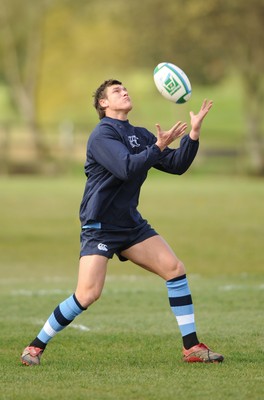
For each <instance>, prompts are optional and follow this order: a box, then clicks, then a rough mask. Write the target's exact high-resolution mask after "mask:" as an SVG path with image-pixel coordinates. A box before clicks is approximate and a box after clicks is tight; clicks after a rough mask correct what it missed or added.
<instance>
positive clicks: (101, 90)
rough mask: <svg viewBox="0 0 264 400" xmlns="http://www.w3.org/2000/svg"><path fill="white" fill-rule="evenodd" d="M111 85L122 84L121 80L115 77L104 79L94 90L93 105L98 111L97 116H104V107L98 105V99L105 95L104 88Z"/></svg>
mask: <svg viewBox="0 0 264 400" xmlns="http://www.w3.org/2000/svg"><path fill="white" fill-rule="evenodd" d="M113 85H122V82H120V81H118V80H116V79H108V80H107V81H104V82H103V83H102V84H101V85H100V86H99V88H98V89H96V91H95V92H94V95H93V97H94V107H95V109H96V111H97V112H98V115H99V118H100V119H102V118H104V117H105V108H104V107H102V106H101V105H100V102H99V100H101V99H104V98H105V95H106V88H108V87H109V86H113Z"/></svg>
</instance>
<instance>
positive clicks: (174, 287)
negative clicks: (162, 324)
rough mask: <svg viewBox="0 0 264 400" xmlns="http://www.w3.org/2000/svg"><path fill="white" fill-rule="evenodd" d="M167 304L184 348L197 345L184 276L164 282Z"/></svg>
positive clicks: (191, 306)
mask: <svg viewBox="0 0 264 400" xmlns="http://www.w3.org/2000/svg"><path fill="white" fill-rule="evenodd" d="M166 286H167V289H168V297H169V303H170V306H171V310H172V312H173V314H174V315H175V317H176V320H177V322H178V326H179V329H180V332H181V335H182V339H183V343H184V347H185V348H190V347H192V346H194V345H196V344H198V343H199V341H198V339H197V336H196V326H195V320H194V308H193V302H192V296H191V292H190V289H189V285H188V281H187V278H186V275H182V276H179V277H176V278H174V279H170V280H168V281H166Z"/></svg>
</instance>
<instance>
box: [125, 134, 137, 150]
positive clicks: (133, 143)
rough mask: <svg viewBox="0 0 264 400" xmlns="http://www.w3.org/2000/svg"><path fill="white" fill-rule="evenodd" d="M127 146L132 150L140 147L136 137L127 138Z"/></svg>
mask: <svg viewBox="0 0 264 400" xmlns="http://www.w3.org/2000/svg"><path fill="white" fill-rule="evenodd" d="M127 138H128V140H129V144H130V146H131V147H132V148H134V147H140V143H138V137H137V136H136V135H132V136H128V137H127Z"/></svg>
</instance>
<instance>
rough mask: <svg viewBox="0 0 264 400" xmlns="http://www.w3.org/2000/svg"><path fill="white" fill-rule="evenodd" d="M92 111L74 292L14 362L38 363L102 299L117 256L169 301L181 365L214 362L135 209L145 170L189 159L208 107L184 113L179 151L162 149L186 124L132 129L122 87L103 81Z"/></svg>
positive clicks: (170, 258)
mask: <svg viewBox="0 0 264 400" xmlns="http://www.w3.org/2000/svg"><path fill="white" fill-rule="evenodd" d="M94 106H95V108H96V110H97V112H98V114H99V118H100V122H99V124H98V125H97V126H96V128H95V129H94V131H93V132H92V133H91V135H90V138H89V140H88V145H87V159H86V163H85V173H86V176H87V178H88V179H87V182H86V186H85V190H84V195H83V199H82V202H81V206H80V220H81V226H82V232H81V252H80V262H79V276H78V283H77V288H76V291H75V293H74V294H73V295H72V296H70V297H69V298H67V299H66V300H65V301H63V302H62V303H60V304H59V306H58V307H57V308H55V310H54V311H53V313H52V314H51V315H50V317H49V318H48V320H47V322H46V323H45V325H44V326H43V328H42V329H41V331H40V332H39V334H38V336H37V337H36V338H35V339H34V340H33V341H32V342H31V343H30V344H29V346H27V347H26V348H25V350H24V351H23V353H22V356H21V360H22V363H23V364H25V365H38V364H39V363H40V357H41V355H42V353H43V351H44V349H45V347H46V345H47V344H48V342H49V341H50V340H51V339H52V338H53V337H54V336H55V334H56V333H58V332H59V331H61V330H62V329H63V328H65V327H66V326H67V325H69V324H70V323H71V322H72V321H73V320H74V318H75V317H76V316H77V315H79V314H80V313H81V312H82V311H84V310H86V309H87V308H88V307H89V306H90V305H91V304H92V303H93V302H95V301H96V300H97V299H98V298H99V297H100V295H101V293H102V290H103V286H104V281H105V276H106V270H107V264H108V260H109V259H110V258H112V257H113V255H114V254H116V255H117V256H118V257H119V258H120V260H121V261H125V260H130V261H132V262H133V263H135V264H137V265H139V266H140V267H142V268H144V269H146V270H148V271H151V272H153V273H155V274H157V275H159V276H160V277H161V278H163V279H164V280H165V281H166V285H167V288H168V297H169V303H170V306H171V309H172V312H173V313H174V315H175V317H176V319H177V322H178V325H179V329H180V332H181V335H182V340H183V360H184V361H186V362H221V361H223V359H224V358H223V356H222V355H221V354H217V353H214V352H213V351H211V350H210V349H209V348H208V347H207V346H206V345H204V344H203V343H200V342H199V340H198V338H197V334H196V327H195V321H194V311H193V304H192V297H191V293H190V289H189V286H188V281H187V278H186V274H185V268H184V265H183V263H182V261H180V260H179V259H178V257H177V256H176V255H175V254H174V252H173V251H172V249H171V248H170V247H169V245H168V244H167V243H166V242H165V240H164V239H163V238H162V237H161V236H159V235H158V233H157V232H156V231H155V230H154V229H153V228H152V227H151V226H150V225H149V224H148V222H147V221H146V220H144V219H143V218H142V216H141V215H140V213H139V212H138V211H137V205H138V199H139V193H140V188H141V186H142V184H143V182H144V180H145V179H146V177H147V173H148V171H149V169H150V168H151V167H154V168H157V169H159V170H161V171H164V172H168V173H171V174H178V175H180V174H183V173H184V172H185V171H186V170H187V169H188V168H189V166H190V165H191V163H192V161H193V160H194V158H195V156H196V153H197V150H198V145H199V137H200V130H201V125H202V122H203V119H204V117H205V116H206V115H207V113H208V112H209V110H210V109H211V107H212V101H207V100H204V102H203V104H202V107H201V109H200V111H199V112H198V114H196V115H195V114H194V113H193V112H190V118H191V132H190V134H189V135H186V136H184V137H183V138H182V140H181V143H180V147H179V148H178V149H170V148H169V147H168V146H169V145H170V144H171V143H172V142H174V141H175V140H176V139H177V138H179V137H181V136H183V135H184V133H185V131H186V129H187V124H186V123H182V122H177V124H175V125H174V126H173V127H172V128H171V129H170V130H168V131H163V130H162V129H161V127H160V125H158V124H157V125H156V128H157V137H156V136H154V135H153V134H152V133H150V132H149V131H148V130H146V129H144V128H138V127H134V126H132V125H131V124H130V123H129V121H128V119H127V116H128V113H129V111H131V109H132V103H131V99H130V97H129V95H128V92H127V89H126V88H125V87H124V86H123V85H122V83H121V82H120V81H118V80H108V81H105V82H104V83H103V84H102V85H101V86H100V87H99V88H98V89H97V90H96V92H95V95H94Z"/></svg>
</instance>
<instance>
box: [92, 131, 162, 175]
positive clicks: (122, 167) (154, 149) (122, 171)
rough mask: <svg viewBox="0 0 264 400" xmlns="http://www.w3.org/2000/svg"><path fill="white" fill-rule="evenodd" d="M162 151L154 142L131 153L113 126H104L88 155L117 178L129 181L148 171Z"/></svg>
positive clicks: (95, 137)
mask: <svg viewBox="0 0 264 400" xmlns="http://www.w3.org/2000/svg"><path fill="white" fill-rule="evenodd" d="M160 156H161V151H160V149H159V148H158V146H156V145H155V143H153V144H152V145H150V146H147V147H146V148H145V149H144V150H143V151H141V152H140V153H137V154H131V153H129V150H128V148H127V147H126V146H125V144H124V143H122V141H121V140H120V137H119V135H118V133H117V132H116V131H115V130H114V129H113V128H112V127H111V126H104V129H103V130H101V132H99V133H98V134H97V135H96V136H94V137H93V138H92V140H91V142H90V144H89V152H88V157H90V158H93V159H94V160H95V161H96V162H97V163H98V164H100V165H101V166H102V167H104V168H105V169H106V170H108V171H109V172H110V173H111V174H113V175H114V176H115V177H116V178H118V179H120V180H123V181H127V180H130V179H132V178H133V177H134V176H136V175H138V174H142V173H146V172H147V171H148V170H149V169H150V168H151V167H152V166H154V165H155V164H157V163H158V162H159V159H160Z"/></svg>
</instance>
